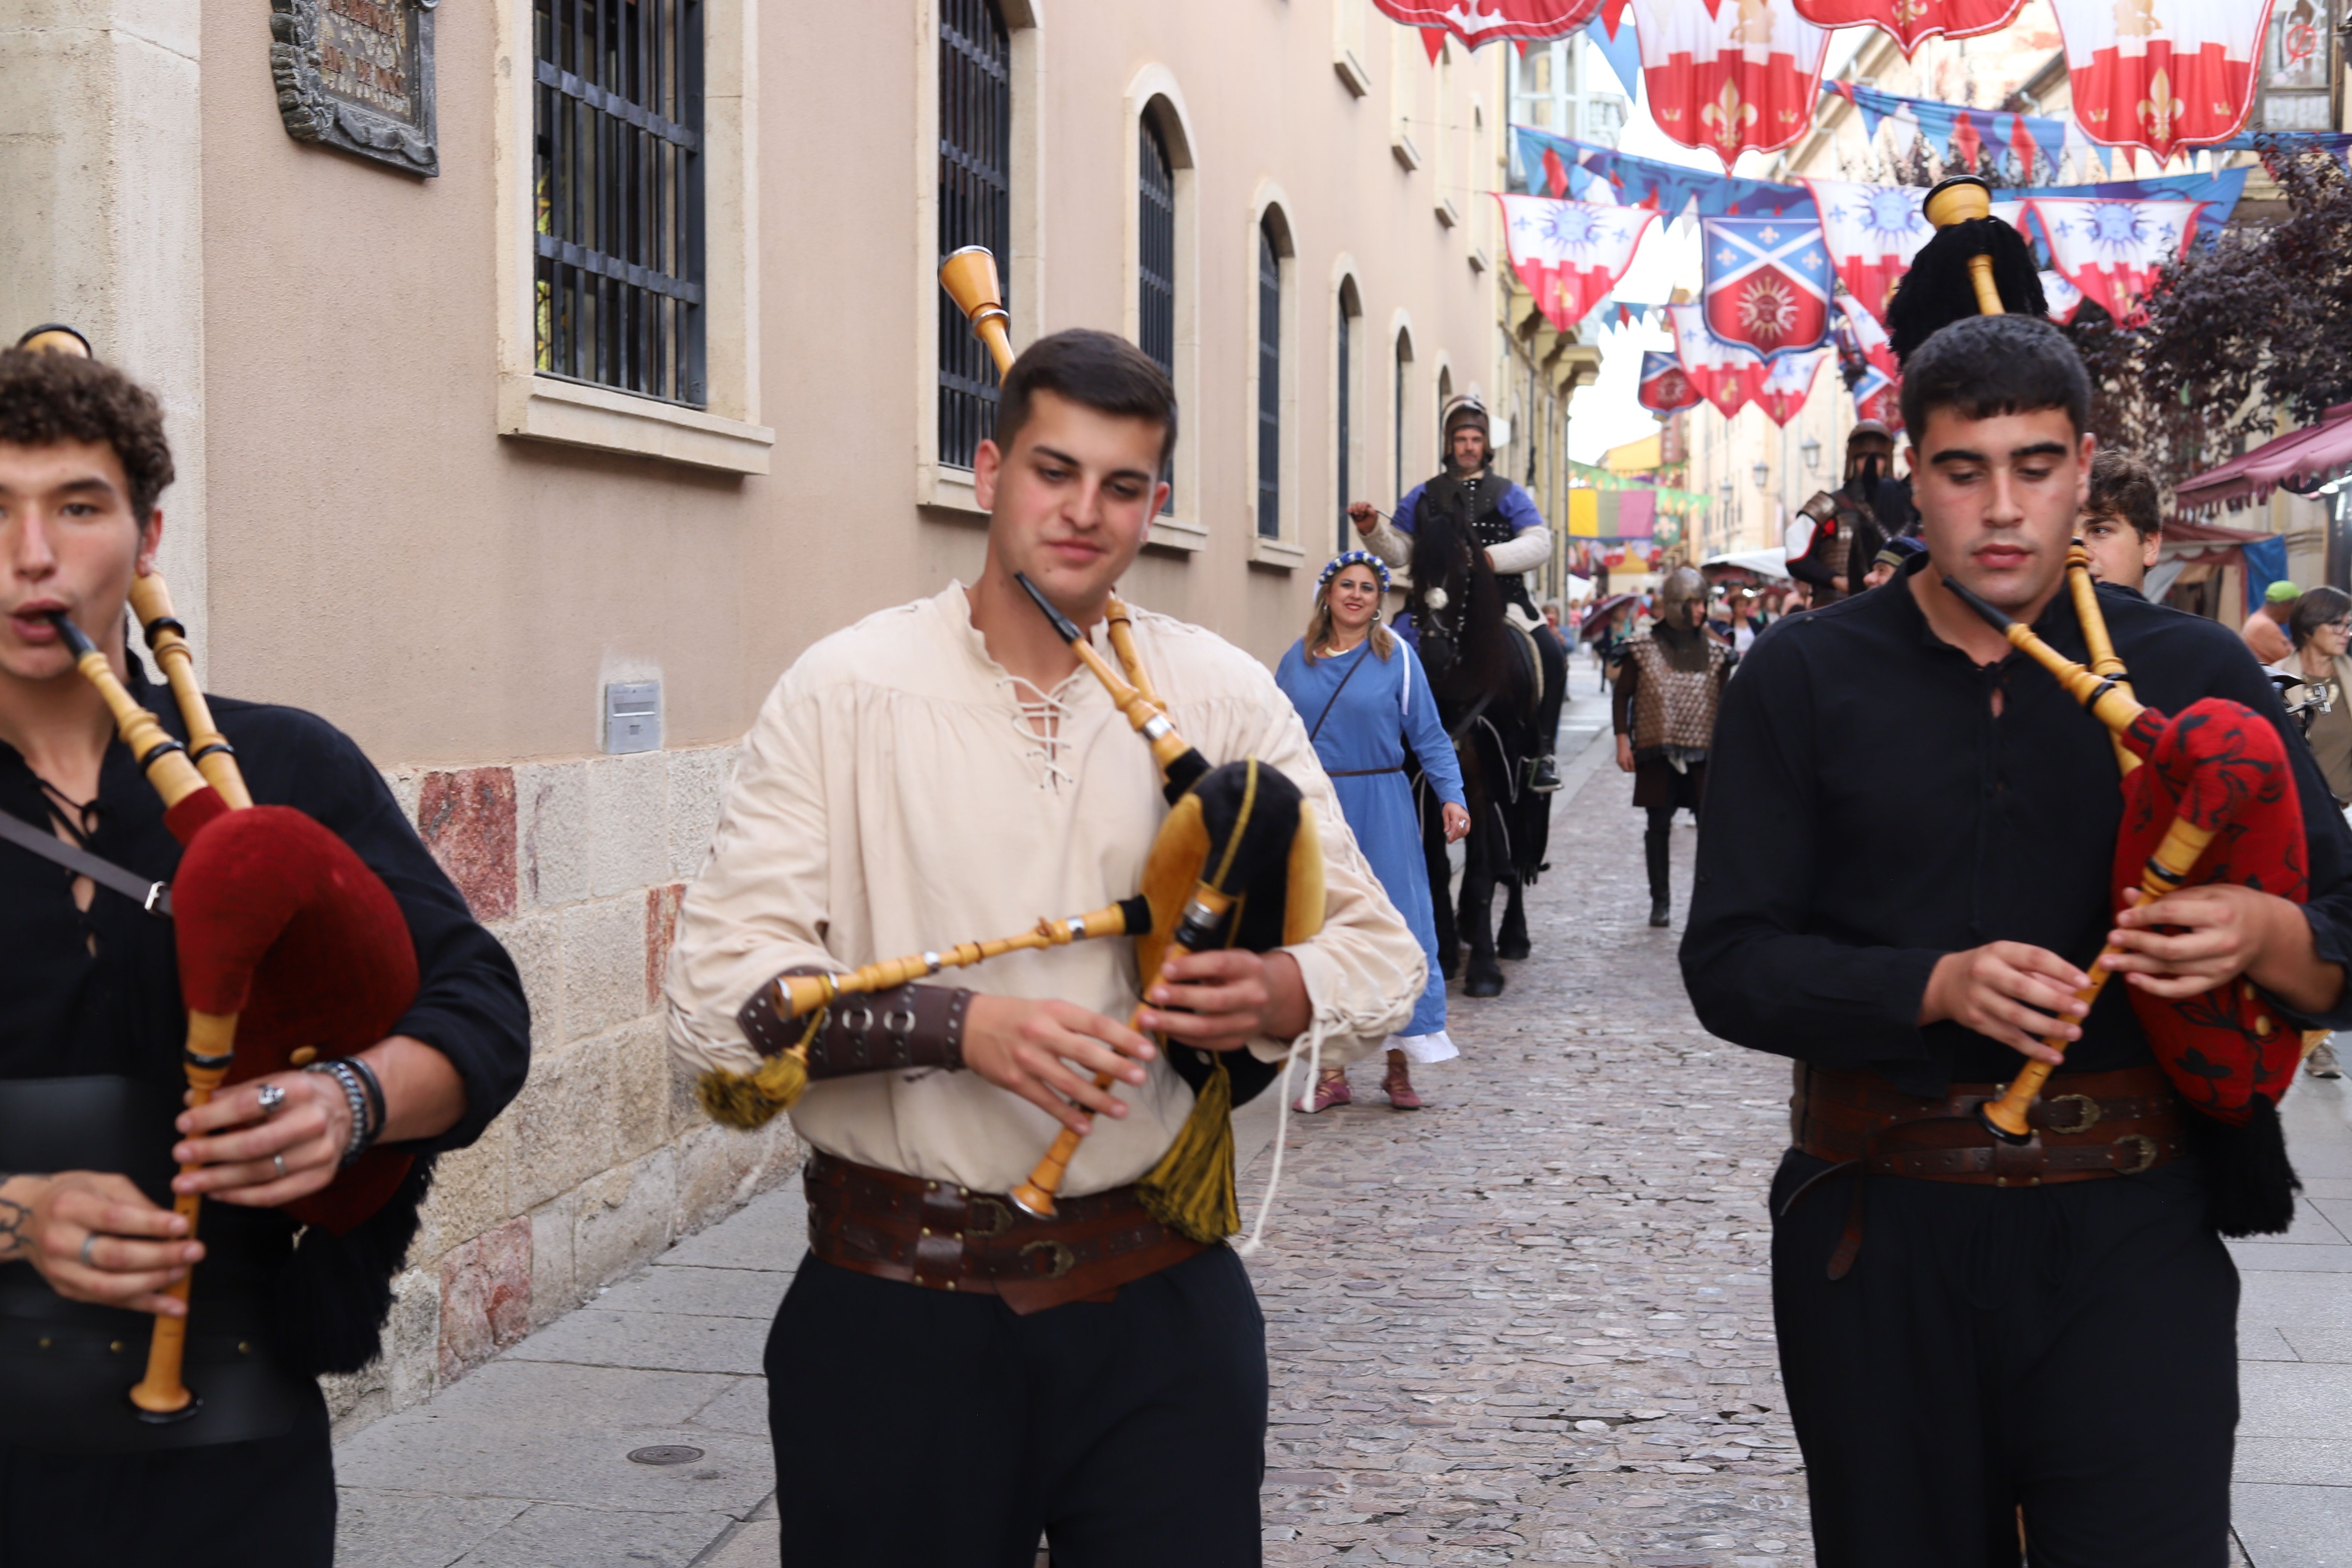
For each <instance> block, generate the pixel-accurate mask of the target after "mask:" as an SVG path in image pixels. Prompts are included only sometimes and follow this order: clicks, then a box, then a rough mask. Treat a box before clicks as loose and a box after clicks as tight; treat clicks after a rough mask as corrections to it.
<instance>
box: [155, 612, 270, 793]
mask: <svg viewBox="0 0 2352 1568" xmlns="http://www.w3.org/2000/svg"><path fill="white" fill-rule="evenodd" d="M131 613H132V614H133V615H135V616H138V617H139V625H140V626H141V627H142V629H143V630H144V631H145V633H146V634H147V647H148V648H149V649H150V650H151V651H152V652H153V654H154V655H155V662H156V663H157V664H158V665H160V666H162V667H163V679H165V680H167V681H169V682H170V683H171V687H172V696H173V698H174V699H175V700H177V701H178V702H179V704H180V717H181V718H182V719H183V720H184V721H186V723H187V726H188V757H189V760H190V761H192V762H194V763H195V764H196V771H197V772H198V773H202V774H204V776H205V783H206V784H210V785H212V786H213V788H214V789H215V791H217V792H218V793H219V795H220V797H221V799H222V801H223V802H224V803H226V805H227V806H228V808H229V809H230V810H231V811H242V810H244V809H245V808H246V807H247V806H248V805H252V804H253V796H252V795H251V794H249V793H248V792H247V789H246V787H245V775H244V773H241V772H240V771H238V768H237V765H236V748H235V747H234V746H231V745H230V744H229V743H228V741H227V740H226V738H225V737H224V736H223V735H222V734H221V732H220V726H219V725H217V724H215V723H214V722H213V710H212V704H211V703H209V702H207V701H205V689H204V688H203V687H202V686H200V685H198V684H197V683H196V661H195V656H194V654H193V653H191V652H190V651H189V649H188V636H187V633H188V628H187V627H186V626H183V625H181V624H180V617H179V616H178V615H176V614H175V613H174V612H173V608H172V590H171V588H170V587H169V586H167V585H166V584H165V583H164V582H163V577H162V575H161V574H157V573H153V572H150V573H148V574H146V575H145V576H143V577H133V578H132V579H131Z"/></svg>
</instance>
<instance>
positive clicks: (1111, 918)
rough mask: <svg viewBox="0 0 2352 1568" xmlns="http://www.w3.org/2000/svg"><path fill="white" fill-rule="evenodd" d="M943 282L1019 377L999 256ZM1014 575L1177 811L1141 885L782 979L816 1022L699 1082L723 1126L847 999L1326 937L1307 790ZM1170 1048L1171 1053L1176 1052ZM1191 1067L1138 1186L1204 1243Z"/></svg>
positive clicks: (1037, 1188)
mask: <svg viewBox="0 0 2352 1568" xmlns="http://www.w3.org/2000/svg"><path fill="white" fill-rule="evenodd" d="M940 284H941V286H942V287H943V288H945V289H947V291H948V293H949V295H950V298H952V299H953V300H955V302H956V304H957V305H958V306H959V307H960V308H961V310H963V312H964V316H965V319H966V320H967V321H970V322H971V325H972V330H973V331H974V332H975V333H976V334H977V335H979V337H980V338H981V339H982V342H985V343H986V344H987V345H988V347H989V350H990V352H991V353H992V355H993V356H994V359H995V362H996V368H997V374H999V375H1000V376H1002V375H1003V374H1007V373H1009V372H1010V371H1011V369H1012V365H1013V347H1012V342H1011V341H1010V338H1009V336H1008V335H1007V332H1006V323H1007V321H1008V320H1009V317H1008V316H1007V314H1006V311H1005V310H1004V306H1003V298H1002V292H1001V289H1000V288H999V285H998V278H997V271H996V262H995V258H993V257H992V255H991V254H990V253H989V252H988V250H987V249H986V248H985V247H981V246H967V247H964V248H963V249H961V250H958V251H956V252H954V253H952V254H951V255H950V256H949V257H948V258H946V259H945V260H943V261H942V262H941V263H940ZM1013 580H1014V581H1015V582H1017V583H1018V584H1020V585H1021V587H1022V589H1023V591H1024V592H1025V593H1026V594H1027V595H1029V597H1030V599H1031V600H1032V601H1034V603H1035V605H1036V606H1037V608H1038V610H1039V612H1040V613H1041V614H1043V615H1044V616H1045V617H1046V619H1047V620H1048V621H1049V622H1051V623H1052V625H1053V626H1054V629H1055V632H1056V633H1057V634H1058V635H1059V636H1060V637H1062V639H1063V640H1064V641H1065V642H1066V643H1067V644H1068V645H1069V647H1070V650H1071V652H1072V653H1074V654H1076V656H1077V659H1078V662H1079V663H1080V664H1082V665H1084V666H1085V667H1086V668H1087V670H1088V671H1089V672H1090V673H1091V674H1092V675H1093V676H1094V677H1095V679H1097V681H1099V682H1100V683H1101V684H1102V687H1103V689H1104V690H1106V691H1107V692H1108V693H1109V695H1110V699H1111V702H1112V705H1113V706H1114V707H1116V708H1117V709H1118V711H1119V712H1120V714H1121V715H1122V716H1124V717H1125V718H1126V720H1127V721H1128V724H1129V727H1130V728H1131V729H1133V730H1134V731H1135V732H1136V733H1137V734H1138V735H1140V736H1141V737H1142V738H1143V740H1144V741H1145V742H1146V743H1147V744H1148V745H1149V746H1150V748H1151V754H1152V759H1153V761H1154V762H1155V763H1158V765H1159V768H1160V780H1161V793H1162V795H1164V797H1165V798H1166V800H1167V801H1168V805H1169V812H1168V816H1166V818H1164V819H1163V820H1162V822H1161V823H1160V829H1159V832H1158V833H1157V835H1156V836H1155V837H1153V840H1152V844H1151V849H1150V854H1149V855H1148V856H1147V857H1146V858H1145V861H1144V867H1143V875H1142V879H1141V886H1140V888H1139V891H1138V892H1137V893H1136V894H1135V896H1134V897H1132V898H1129V899H1125V900H1120V901H1119V902H1118V903H1116V904H1111V905H1108V906H1106V907H1105V908H1103V909H1101V910H1095V911H1094V912H1092V913H1090V914H1086V915H1081V916H1076V917H1072V918H1070V919H1067V920H1059V921H1056V920H1040V921H1038V922H1037V924H1036V925H1035V926H1034V927H1033V928H1032V929H1031V930H1029V931H1024V932H1021V933H1018V934H1016V935H1013V936H1007V937H1001V938H997V939H994V940H992V941H988V942H965V943H963V944H961V945H960V946H957V947H954V948H950V949H947V950H944V951H939V952H923V953H917V954H910V955H908V957H905V958H898V959H891V960H887V961H884V962H882V963H870V964H867V965H866V966H864V967H863V968H860V969H857V970H855V971H852V972H851V973H846V974H817V975H780V976H778V977H777V978H776V979H774V980H772V981H771V982H769V983H768V984H769V985H770V986H771V987H772V994H771V995H770V997H769V1000H770V1001H771V1002H772V1005H773V1006H774V1007H775V1010H776V1012H777V1014H778V1015H779V1016H782V1017H787V1018H798V1017H802V1016H806V1017H807V1018H808V1019H809V1023H808V1026H807V1027H806V1029H805V1030H804V1031H803V1034H802V1035H801V1037H800V1038H799V1040H798V1041H797V1042H796V1043H795V1044H794V1045H793V1046H792V1047H788V1048H787V1049H786V1050H784V1051H782V1052H781V1053H779V1054H778V1055H777V1056H775V1057H772V1058H770V1059H769V1060H768V1061H766V1062H765V1063H763V1064H762V1065H761V1068H759V1070H758V1071H756V1072H754V1073H749V1074H740V1073H728V1072H723V1071H712V1072H708V1073H705V1074H704V1075H703V1076H702V1079H701V1080H700V1081H699V1082H698V1085H697V1093H698V1096H699V1098H700V1100H701V1101H702V1104H703V1106H704V1109H705V1110H709V1112H710V1114H711V1116H712V1117H713V1118H714V1119H715V1120H717V1121H721V1122H724V1123H727V1124H728V1125H730V1126H736V1127H756V1126H758V1125H760V1124H761V1122H764V1121H767V1120H768V1119H769V1118H770V1117H772V1116H773V1115H775V1113H776V1112H777V1111H778V1110H785V1109H789V1108H790V1107H791V1106H792V1105H793V1104H794V1103H795V1102H796V1101H798V1100H799V1099H800V1097H801V1095H802V1093H803V1091H804V1090H805V1089H806V1088H807V1084H808V1059H807V1050H808V1046H809V1044H810V1043H811V1042H812V1041H813V1040H814V1038H815V1037H816V1032H817V1031H818V1030H819V1029H820V1028H822V1027H823V1026H824V1020H825V1013H826V1009H827V1008H828V1007H829V1006H830V1005H832V1004H833V1003H834V1002H835V1001H836V1000H837V999H838V998H840V997H842V996H845V995H849V994H864V993H870V992H874V991H882V990H887V989H890V988H892V987H895V986H898V985H902V984H907V983H908V982H909V981H911V980H915V979H919V978H920V977H922V976H924V975H928V974H935V973H939V972H940V970H942V969H948V968H960V967H963V966H966V965H969V964H973V963H982V962H983V961H985V960H987V959H989V958H993V957H996V956H998V955H1000V954H1002V953H1006V952H1024V951H1032V950H1034V949H1038V948H1044V947H1057V946H1062V945H1065V944H1066V943H1069V942H1082V941H1087V940H1091V939H1094V938H1097V937H1118V936H1124V937H1131V938H1132V939H1133V940H1134V942H1135V945H1136V968H1137V972H1138V973H1139V974H1141V975H1144V976H1147V977H1148V978H1147V980H1146V982H1145V984H1144V986H1143V994H1144V995H1147V996H1148V995H1150V994H1151V992H1152V990H1153V988H1154V987H1156V986H1158V985H1159V984H1160V983H1161V982H1162V980H1163V979H1164V978H1165V974H1166V967H1165V966H1166V964H1167V963H1168V961H1169V960H1170V959H1171V958H1174V957H1176V956H1178V955H1180V954H1182V953H1192V952H1208V951H1211V950H1213V949H1220V948H1239V949H1243V950H1244V951H1247V952H1269V951H1271V950H1273V949H1275V948H1276V947H1281V946H1285V945H1287V944H1290V943H1294V942H1304V941H1306V940H1307V938H1309V937H1311V936H1313V935H1314V934H1315V933H1316V932H1317V931H1320V930H1321V929H1322V926H1323V855H1322V841H1321V838H1320V837H1319V836H1318V833H1317V830H1316V824H1315V812H1314V808H1313V806H1312V805H1309V804H1308V802H1307V800H1306V798H1305V797H1304V796H1303V795H1301V794H1300V793H1299V789H1298V786H1297V784H1294V783H1293V782H1292V781H1291V780H1290V779H1288V778H1287V777H1286V776H1285V775H1284V774H1283V773H1281V771H1280V770H1278V769H1276V768H1274V767H1271V766H1268V765H1267V764H1266V763H1262V762H1259V761H1258V760H1257V759H1256V758H1255V757H1252V758H1245V759H1244V760H1243V761H1240V762H1233V763H1223V764H1221V765H1214V766H1213V765H1212V764H1211V763H1209V761H1208V760H1207V759H1206V758H1205V757H1203V756H1202V754H1201V752H1199V751H1198V750H1197V749H1196V748H1194V747H1193V746H1192V744H1191V742H1187V741H1186V740H1185V739H1184V738H1183V737H1182V736H1181V735H1180V734H1179V733H1177V731H1176V729H1175V727H1174V726H1173V725H1172V724H1171V722H1170V721H1169V718H1168V705H1167V704H1166V702H1164V701H1163V700H1161V699H1160V695H1159V693H1158V692H1157V690H1156V689H1154V688H1153V686H1152V682H1151V678H1150V674H1149V672H1148V671H1147V670H1146V669H1145V668H1144V664H1143V659H1142V657H1141V655H1140V653H1139V650H1138V648H1137V647H1136V642H1135V633H1134V625H1133V620H1132V617H1131V616H1129V613H1128V610H1127V607H1126V605H1123V604H1122V603H1121V602H1120V601H1119V600H1118V598H1117V597H1116V596H1113V597H1112V598H1111V600H1110V602H1109V606H1108V612H1107V615H1106V635H1107V637H1108V640H1109V642H1110V645H1111V651H1112V653H1113V654H1114V655H1115V656H1116V657H1117V658H1118V662H1119V667H1120V668H1118V669H1114V668H1111V665H1110V663H1109V662H1108V660H1106V659H1105V658H1103V657H1102V655H1101V654H1100V653H1098V652H1097V651H1096V649H1095V647H1094V645H1093V644H1092V642H1091V641H1090V640H1089V639H1088V638H1087V634H1086V633H1085V632H1084V631H1083V630H1081V629H1080V628H1079V627H1078V626H1076V624H1075V623H1074V622H1072V621H1071V620H1070V618H1069V617H1068V616H1065V615H1064V614H1063V613H1062V612H1061V611H1060V610H1059V609H1057V608H1055V605H1054V604H1053V603H1052V601H1050V600H1049V599H1047V598H1046V597H1045V595H1044V594H1043V593H1041V592H1040V591H1039V590H1038V588H1037V586H1036V584H1034V583H1032V582H1030V581H1029V579H1028V578H1027V577H1025V576H1023V575H1021V574H1017V573H1016V574H1014V578H1013ZM1141 1011H1142V1009H1141V1007H1140V1006H1139V1007H1138V1009H1137V1011H1136V1015H1135V1016H1130V1018H1129V1026H1130V1027H1132V1026H1134V1025H1135V1023H1136V1019H1137V1018H1138V1017H1139V1016H1140V1013H1141ZM1161 1044H1162V1047H1163V1048H1165V1046H1166V1042H1165V1041H1162V1042H1161ZM1197 1057H1198V1058H1201V1059H1199V1060H1197V1061H1195V1062H1194V1063H1193V1064H1192V1065H1193V1069H1194V1070H1193V1071H1190V1072H1185V1071H1184V1069H1183V1068H1182V1067H1181V1066H1179V1067H1178V1070H1179V1071H1180V1072H1183V1073H1184V1076H1185V1077H1186V1078H1187V1079H1188V1081H1192V1085H1193V1105H1192V1112H1191V1114H1190V1115H1189V1116H1187V1117H1186V1119H1185V1122H1184V1125H1183V1127H1182V1128H1181V1129H1180V1130H1179V1131H1178V1133H1177V1136H1176V1138H1175V1140H1174V1141H1173V1142H1171V1144H1170V1146H1169V1148H1168V1151H1167V1152H1166V1153H1164V1154H1163V1155H1162V1156H1161V1157H1160V1162H1159V1163H1158V1164H1156V1165H1155V1166H1154V1167H1153V1168H1152V1169H1151V1170H1150V1172H1149V1173H1146V1174H1145V1175H1144V1176H1142V1177H1141V1178H1140V1179H1139V1180H1138V1182H1137V1183H1136V1194H1137V1196H1138V1198H1139V1200H1140V1201H1141V1202H1142V1204H1143V1205H1144V1207H1145V1208H1146V1209H1147V1210H1148V1211H1149V1212H1150V1214H1151V1215H1152V1216H1153V1217H1154V1218H1156V1219H1158V1220H1160V1222H1161V1223H1162V1224H1164V1225H1166V1226H1169V1227H1170V1228H1171V1229H1172V1230H1175V1231H1177V1232H1178V1233H1179V1234H1181V1235H1183V1236H1186V1237H1190V1238H1192V1240H1195V1241H1198V1242H1201V1243H1202V1244H1204V1245H1207V1244H1213V1243H1216V1242H1219V1241H1222V1240H1223V1239H1224V1238H1225V1237H1229V1236H1232V1235H1233V1234H1234V1233H1235V1232H1237V1231H1238V1230H1240V1229H1241V1210H1240V1205H1239V1202H1238V1200H1237V1198H1236V1196H1235V1193H1234V1133H1233V1108H1234V1100H1233V1079H1232V1073H1231V1069H1230V1068H1227V1066H1226V1065H1225V1060H1224V1057H1223V1053H1219V1052H1207V1051H1203V1052H1199V1053H1197ZM1175 1065H1177V1064H1176V1063H1175V1062H1174V1061H1173V1059H1172V1058H1171V1066H1175ZM1113 1082H1114V1080H1113V1079H1112V1078H1111V1077H1110V1076H1109V1075H1108V1074H1104V1075H1102V1076H1099V1077H1097V1079H1095V1087H1096V1088H1097V1089H1109V1088H1110V1087H1111V1086H1112V1083H1113ZM1284 1092H1285V1093H1287V1089H1285V1090H1284ZM1080 1138H1081V1135H1080V1134H1079V1133H1078V1132H1076V1131H1072V1130H1070V1129H1064V1130H1063V1131H1062V1132H1061V1134H1060V1136H1058V1137H1057V1138H1055V1141H1054V1142H1053V1145H1052V1147H1050V1148H1049V1149H1047V1150H1046V1152H1045V1155H1044V1156H1043V1157H1042V1158H1041V1159H1040V1160H1039V1161H1038V1162H1037V1165H1036V1167H1035V1169H1034V1170H1033V1171H1032V1172H1031V1173H1030V1174H1029V1178H1028V1179H1027V1180H1026V1181H1024V1182H1023V1183H1021V1184H1019V1185H1017V1186H1015V1187H1014V1188H1013V1191H1012V1192H1011V1193H1010V1194H1008V1195H1009V1196H1010V1197H1011V1198H1012V1200H1013V1203H1014V1204H1015V1205H1017V1206H1018V1207H1020V1208H1021V1209H1022V1210H1023V1211H1024V1212H1025V1213H1028V1214H1030V1215H1035V1216H1037V1217H1039V1218H1047V1217H1051V1216H1052V1215H1053V1214H1054V1212H1055V1196H1056V1195H1057V1194H1058V1193H1059V1192H1060V1190H1061V1185H1062V1182H1063V1179H1064V1177H1065V1175H1066V1173H1067V1172H1068V1169H1069V1164H1070V1161H1071V1160H1072V1159H1073V1158H1074V1157H1075V1156H1076V1152H1077V1149H1078V1144H1079V1142H1080Z"/></svg>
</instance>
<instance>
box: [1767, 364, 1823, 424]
mask: <svg viewBox="0 0 2352 1568" xmlns="http://www.w3.org/2000/svg"><path fill="white" fill-rule="evenodd" d="M1830 353H1831V351H1830V350H1828V349H1815V350H1813V352H1812V353H1801V354H1782V355H1781V356H1780V358H1779V359H1776V360H1774V361H1773V362H1772V363H1771V364H1770V366H1769V367H1768V368H1767V369H1766V370H1765V372H1764V383H1763V384H1762V385H1760V386H1759V387H1758V388H1757V389H1756V406H1757V407H1759V408H1761V409H1762V410H1763V411H1764V417H1765V418H1767V419H1769V420H1770V421H1772V423H1773V424H1775V425H1786V424H1787V423H1788V422H1789V421H1790V420H1791V419H1794V418H1795V417H1796V416H1797V413H1798V411H1799V410H1800V409H1801V408H1803V407H1804V406H1805V399H1806V397H1808V396H1809V395H1811V392H1812V390H1813V378H1814V377H1815V376H1816V375H1818V374H1821V368H1822V361H1823V360H1825V359H1827V358H1829V357H1830Z"/></svg>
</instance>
